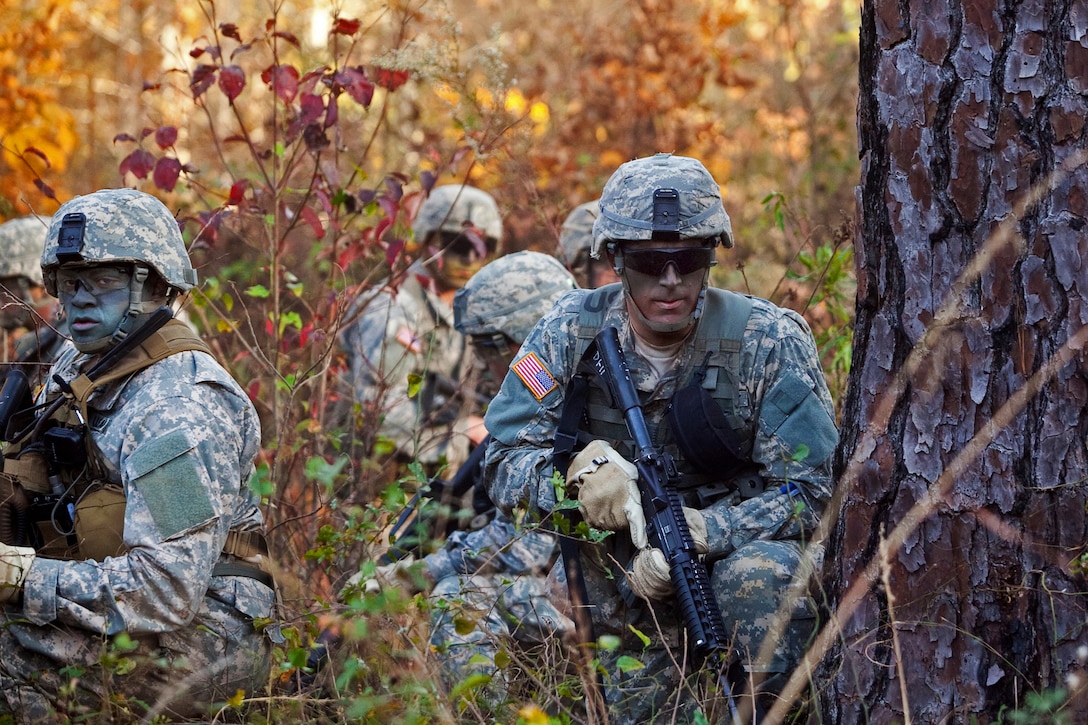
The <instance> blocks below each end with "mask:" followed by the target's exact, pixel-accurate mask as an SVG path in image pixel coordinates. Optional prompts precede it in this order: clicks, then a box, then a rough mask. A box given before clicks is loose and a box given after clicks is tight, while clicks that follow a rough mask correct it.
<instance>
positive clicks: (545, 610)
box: [423, 251, 574, 703]
mask: <svg viewBox="0 0 1088 725" xmlns="http://www.w3.org/2000/svg"><path fill="white" fill-rule="evenodd" d="M573 288H574V279H573V278H572V277H571V274H570V273H569V272H568V271H567V270H566V269H564V268H563V265H562V264H560V263H559V262H558V261H557V260H555V259H554V258H552V257H549V256H547V255H544V254H540V253H538V252H531V251H530V252H518V253H515V254H510V255H507V256H505V257H501V258H499V259H497V260H495V261H494V262H491V263H490V264H488V265H487V266H485V267H484V268H483V269H481V270H480V271H479V272H477V273H476V274H475V275H474V276H473V277H472V279H471V280H469V282H468V284H466V285H465V287H464V288H462V289H461V290H459V291H458V293H457V297H456V300H455V301H454V308H455V312H456V314H455V316H456V318H457V329H458V330H460V331H461V332H462V333H464V334H465V335H467V336H469V337H474V336H495V335H501V336H505V337H506V338H508V340H509V342H510V343H512V344H520V343H521V341H522V340H524V339H525V336H526V335H527V334H528V333H529V330H530V329H532V326H533V325H534V324H535V323H536V321H537V320H538V319H539V318H540V317H541V316H542V315H543V314H544V313H546V312H547V311H548V310H549V309H550V308H551V306H552V304H553V303H554V302H555V300H556V299H558V298H559V297H560V296H561V295H562V294H563V293H564V292H567V291H570V290H571V289H573ZM510 353H512V351H509V352H508V353H507V359H509V356H510ZM484 483H485V481H481V482H480V483H478V484H477V485H483V484H484ZM557 553H558V549H557V545H556V541H555V536H554V535H553V534H551V533H550V532H547V531H544V530H542V529H540V528H539V527H535V526H530V525H523V524H522V523H521V522H515V520H514V519H513V517H511V516H510V515H509V514H508V513H506V512H498V513H497V514H496V515H495V516H494V518H492V519H491V521H490V522H489V523H488V524H487V525H485V526H483V527H482V528H480V529H477V530H475V531H455V532H454V533H452V534H451V535H450V536H449V538H448V539H447V540H446V543H445V545H444V546H443V547H442V548H441V549H440V550H438V551H436V552H435V553H433V554H429V555H428V556H426V557H424V559H423V563H424V566H425V567H426V571H427V576H428V578H429V580H430V581H432V582H435V586H434V588H433V589H432V590H431V594H430V596H431V599H432V602H434V609H433V610H432V611H433V616H432V634H431V644H432V645H433V646H434V648H435V649H436V651H437V652H439V653H440V655H441V661H442V668H443V671H444V672H445V673H446V677H447V680H448V682H450V683H457V682H463V681H464V680H465V678H467V677H468V676H469V675H471V674H473V673H477V672H479V673H484V674H487V675H490V676H492V677H493V679H492V681H491V683H490V684H489V685H488V690H487V696H488V698H489V699H490V700H491V702H492V703H496V702H498V701H501V700H503V699H505V695H506V686H507V684H508V678H507V673H506V671H505V670H502V669H500V668H497V667H496V665H495V656H496V654H498V652H499V650H500V648H501V646H502V643H504V642H508V641H510V640H511V639H513V640H514V641H516V642H517V643H518V644H519V645H521V646H522V647H523V648H526V649H528V648H531V647H533V646H534V645H541V644H544V643H545V642H548V641H562V640H564V639H566V638H567V636H568V635H569V634H570V633H572V632H573V630H574V624H573V622H571V620H570V619H569V617H568V616H567V615H566V614H564V613H563V611H562V610H563V609H565V607H564V604H565V602H564V601H563V600H562V599H560V601H559V602H555V601H553V600H554V599H555V596H554V592H553V591H551V589H550V588H549V586H548V584H547V582H546V577H547V575H548V572H549V570H550V569H551V567H552V564H553V563H554V562H555V559H556V556H557ZM466 619H468V620H476V623H475V626H474V627H473V628H472V629H471V630H469V631H467V632H466V631H463V630H464V628H461V630H462V631H458V629H459V628H458V620H462V621H463V620H466Z"/></svg>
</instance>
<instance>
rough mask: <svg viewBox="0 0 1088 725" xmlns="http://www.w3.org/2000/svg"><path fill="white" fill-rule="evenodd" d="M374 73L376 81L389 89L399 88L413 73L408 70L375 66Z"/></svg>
mask: <svg viewBox="0 0 1088 725" xmlns="http://www.w3.org/2000/svg"><path fill="white" fill-rule="evenodd" d="M374 74H375V76H374V82H375V83H377V84H378V85H379V86H381V87H382V88H384V89H386V90H387V91H395V90H397V89H398V88H400V87H401V86H403V85H404V84H405V83H407V82H408V79H409V78H410V77H411V75H412V74H411V73H410V72H408V71H406V70H389V69H388V68H375V69H374Z"/></svg>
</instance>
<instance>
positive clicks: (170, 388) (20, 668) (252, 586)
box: [0, 190, 275, 722]
mask: <svg viewBox="0 0 1088 725" xmlns="http://www.w3.org/2000/svg"><path fill="white" fill-rule="evenodd" d="M159 206H161V204H160V203H159V202H158V201H157V200H154V199H153V197H149V196H148V195H145V194H141V193H140V192H135V191H131V190H111V191H106V192H97V193H95V194H91V195H88V196H86V197H77V198H76V199H75V200H73V201H71V202H68V204H66V205H64V206H62V207H61V209H60V211H58V213H57V215H56V217H54V224H53V227H52V228H51V238H55V236H56V235H57V233H58V229H57V225H58V220H60V219H61V217H62V215H63V214H65V213H66V212H69V211H78V212H82V213H84V214H85V217H86V220H87V224H86V227H87V231H86V235H87V237H88V239H91V238H94V237H97V236H99V235H102V234H103V232H102V228H103V227H109V226H110V225H111V223H112V225H114V227H116V226H117V225H118V222H117V220H118V219H125V218H129V219H132V218H137V219H138V218H140V215H141V214H144V215H151V216H152V217H154V216H155V215H159V216H164V219H162V220H161V221H162V222H163V224H164V226H163V230H168V229H169V226H170V225H172V224H173V219H172V217H171V215H170V214H169V212H168V211H166V210H165V207H162V209H161V210H160V209H158V207H159ZM149 210H150V211H149ZM163 212H165V214H163ZM144 221H145V222H146V221H147V217H146V216H145V217H144ZM142 231H145V232H146V231H147V229H146V228H145V229H143V230H142ZM173 232H174V233H177V227H176V225H174V227H173ZM107 233H108V232H107ZM127 233H128V234H129V235H131V236H130V238H129V240H128V241H131V242H133V245H134V247H133V249H132V250H130V251H131V252H132V253H133V254H141V255H142V256H143V258H144V259H146V260H148V261H149V262H150V263H151V266H152V267H153V268H157V270H158V271H160V272H162V270H163V269H164V267H167V268H169V267H170V265H171V262H170V261H169V260H167V261H166V262H163V261H162V259H160V258H158V257H157V256H156V255H157V254H159V253H160V252H161V250H162V249H163V248H165V247H167V246H168V244H169V243H168V242H167V241H166V240H167V239H171V237H170V236H169V232H168V231H164V232H163V234H162V235H158V234H155V235H153V236H151V237H149V236H146V235H141V234H138V233H134V232H133V230H132V229H131V228H129V230H128V232H127ZM114 241H115V244H114V245H113V246H112V247H111V249H112V250H113V252H114V253H115V254H114V256H115V257H119V258H120V259H125V258H126V257H127V255H126V254H125V253H124V250H123V249H121V250H120V251H118V245H119V244H120V245H122V246H123V245H124V242H117V240H116V239H115V240H114ZM175 241H176V242H177V244H179V245H181V246H180V251H179V250H174V251H175V252H176V253H178V254H180V255H184V253H185V250H184V246H183V244H182V243H181V237H180V234H177V236H176V240H175ZM140 250H147V251H144V252H142V251H140ZM54 251H55V250H54ZM50 254H51V252H50V249H49V247H47V249H46V252H45V254H43V263H44V262H47V261H51V262H53V263H55V262H56V258H55V257H52V258H51V260H47V258H49V255H50ZM162 254H166V253H165V252H162ZM88 256H90V255H89V253H88ZM88 261H102V256H99V257H98V259H97V260H94V259H91V260H88ZM184 265H185V267H186V268H187V269H188V271H189V272H191V267H189V266H188V258H187V257H185V258H184ZM43 266H45V265H44V264H43ZM175 269H176V268H175ZM167 280H168V281H169V282H170V283H171V284H172V285H175V286H177V287H178V288H180V289H187V288H188V286H187V283H185V282H178V281H177V275H174V274H169V273H168V274H167ZM167 324H168V325H171V324H177V325H181V324H182V323H177V322H170V323H167ZM93 359H94V357H92V356H91V355H88V354H86V353H81V352H79V351H77V350H76V349H75V348H68V349H66V351H65V352H64V353H63V354H62V356H61V357H60V358H59V359H58V361H57V363H56V365H55V366H54V368H53V371H52V372H53V373H55V374H56V376H57V377H59V378H60V379H62V380H65V381H72V380H74V379H75V378H76V377H77V375H79V373H80V372H81V371H85V369H86V368H87V367H88V363H89V362H91V361H93ZM61 394H62V391H61V390H60V388H59V386H58V384H57V383H56V381H55V380H53V378H52V376H51V382H50V383H49V385H48V387H47V388H46V389H45V390H44V391H43V392H42V394H41V396H40V398H39V401H38V402H41V403H44V402H46V401H50V400H53V399H55V398H56V397H57V396H58V395H61ZM86 422H87V428H86V430H87V433H88V435H89V437H90V441H91V443H92V444H93V445H91V446H88V450H89V452H90V453H92V454H93V460H92V461H91V462H90V464H89V465H87V466H86V467H83V468H81V469H80V470H74V471H73V470H62V471H60V474H61V476H62V478H63V479H64V480H65V481H71V489H70V490H72V491H82V492H83V494H82V495H84V496H87V497H88V500H89V498H90V496H91V495H93V494H95V493H96V492H99V491H109V490H113V491H116V492H120V493H122V494H123V496H124V504H125V505H124V513H123V531H115V532H113V533H114V535H115V536H117V537H118V538H120V542H121V546H120V549H119V550H118V551H117V552H116V553H115V554H114V555H107V556H102V557H101V558H98V559H96V558H85V559H79V558H76V559H57V558H48V557H47V556H46V555H44V554H42V553H39V555H38V556H37V557H36V558H35V559H34V560H33V562H32V564H31V566H30V569H29V573H28V574H27V576H26V579H25V581H24V582H23V593H22V599H21V602H20V601H16V602H13V603H11V604H8V605H4V606H3V607H2V609H0V613H2V614H0V616H2V617H3V619H4V622H5V623H4V626H3V629H2V630H0V691H2V695H0V712H8V713H12V714H15V715H16V716H17V718H18V719H19V720H20V721H21V722H55V721H56V720H57V717H58V715H57V714H56V713H66V714H69V715H72V716H76V715H78V714H79V713H95V712H108V710H109V707H110V706H109V705H107V703H108V702H109V700H108V699H107V698H108V696H109V695H111V694H112V695H117V694H122V695H124V696H125V697H126V698H127V701H128V703H129V704H128V705H127V707H130V708H133V709H134V710H136V709H138V707H139V704H138V703H144V704H146V705H147V706H149V707H151V708H153V711H157V712H161V713H164V714H167V715H173V716H177V717H191V716H194V715H198V714H200V713H207V712H208V710H207V708H208V705H209V704H210V703H212V702H222V701H224V700H226V699H227V698H229V697H232V696H234V695H235V694H236V692H237V691H239V690H242V691H244V692H246V693H253V692H254V691H256V690H258V689H260V688H261V687H263V686H264V685H266V684H267V680H268V676H269V672H270V655H271V642H270V634H271V633H272V632H273V631H274V629H273V628H270V629H269V633H265V632H261V631H259V630H258V626H257V622H256V620H260V619H264V620H267V619H269V618H271V617H273V616H274V603H275V602H274V600H275V595H274V592H273V589H272V588H271V587H270V586H269V584H270V580H268V579H267V578H263V577H258V576H255V575H253V574H252V573H247V572H254V571H258V570H257V569H256V568H255V567H254V566H252V565H251V564H249V563H247V562H243V561H241V560H240V559H239V558H238V557H236V556H233V555H231V554H226V553H224V552H225V551H236V552H239V553H240V552H241V551H243V550H248V553H252V548H253V547H248V546H233V545H232V543H231V542H238V541H253V540H255V539H257V538H263V537H261V534H262V531H263V519H262V514H261V511H260V509H259V508H258V499H257V498H256V496H255V495H254V493H253V492H252V491H251V490H250V489H249V488H248V486H247V481H248V479H249V477H250V475H251V474H252V473H253V471H254V465H253V461H254V457H255V456H256V454H257V452H258V449H259V447H260V424H259V421H258V418H257V415H256V411H255V410H254V408H253V405H252V403H251V402H250V400H249V398H248V397H247V395H246V394H245V392H244V391H243V390H242V389H241V388H240V387H239V386H238V384H237V383H236V382H235V381H234V380H233V379H232V378H231V376H230V375H229V374H228V373H227V372H226V370H224V369H223V368H222V367H221V366H220V365H219V364H218V363H217V362H216V361H215V360H214V358H212V357H211V356H210V355H209V354H207V353H206V352H201V351H196V350H189V351H182V352H176V353H174V354H172V355H169V356H168V357H165V358H164V359H162V360H159V361H158V362H155V363H154V364H152V365H150V366H149V367H144V368H143V369H141V370H139V371H138V372H135V373H132V374H131V375H128V376H127V377H122V378H120V379H118V380H116V381H114V382H111V383H106V384H105V385H103V386H102V387H100V388H99V389H97V390H95V391H94V392H92V393H91V395H90V398H89V400H88V405H87V408H86ZM79 507H80V503H78V502H77V503H76V512H77V513H76V516H77V521H78V518H79V512H80V508H79ZM117 518H118V519H120V516H118V517H117ZM90 543H95V542H90ZM257 548H259V547H257ZM265 555H267V552H265ZM77 556H78V554H77ZM252 558H253V557H251V559H252ZM258 573H259V571H258ZM266 582H267V583H266ZM118 635H127V636H128V637H130V638H131V640H132V642H133V643H134V644H135V645H136V648H135V650H133V651H128V652H125V653H124V654H125V657H127V658H128V660H129V661H130V662H132V663H133V665H134V669H133V670H132V671H131V672H127V673H125V672H124V670H125V668H124V667H121V666H110V665H103V664H101V662H102V657H103V655H104V653H106V652H108V651H109V649H110V647H111V642H112V641H114V639H115V638H116V637H117V636H118ZM65 668H76V669H75V673H79V674H77V675H73V674H72V672H73V671H72V670H66V669H65Z"/></svg>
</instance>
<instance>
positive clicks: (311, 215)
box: [298, 206, 325, 239]
mask: <svg viewBox="0 0 1088 725" xmlns="http://www.w3.org/2000/svg"><path fill="white" fill-rule="evenodd" d="M298 213H299V215H300V216H301V217H302V221H304V222H306V223H307V224H309V225H310V228H311V229H313V231H314V236H316V237H317V238H318V239H324V238H325V227H323V226H322V225H321V220H320V219H319V218H318V216H317V212H316V211H314V210H313V209H311V208H310V207H308V206H304V207H302V208H301V209H299V212H298Z"/></svg>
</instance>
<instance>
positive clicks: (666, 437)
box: [574, 284, 758, 495]
mask: <svg viewBox="0 0 1088 725" xmlns="http://www.w3.org/2000/svg"><path fill="white" fill-rule="evenodd" d="M620 294H622V286H621V285H619V284H612V285H606V286H605V287H601V288H598V289H596V290H592V291H590V292H589V293H588V294H587V295H586V296H585V298H584V299H583V303H582V308H581V310H580V311H579V313H578V331H577V344H576V347H575V358H574V359H575V360H581V358H582V355H583V353H584V352H585V351H586V349H587V348H588V347H589V345H590V344H591V343H592V342H593V338H594V337H596V335H597V333H598V332H600V329H601V325H602V324H603V323H604V317H605V314H606V312H607V311H608V309H609V308H610V307H612V306H613V304H614V303H615V300H616V297H617V295H620ZM752 305H753V302H752V298H750V297H748V296H746V295H740V294H737V293H735V292H730V291H728V290H719V289H713V288H711V289H707V290H706V298H705V301H704V304H703V312H702V316H701V318H700V320H699V323H698V326H697V327H696V330H695V341H694V347H693V350H692V352H691V360H690V362H689V364H688V365H687V366H686V369H685V370H684V371H683V373H682V377H681V378H680V379H678V380H677V381H676V383H675V385H676V390H680V389H681V388H682V387H684V386H686V385H689V384H690V383H691V382H692V380H693V379H694V377H695V374H696V371H697V370H699V369H700V368H703V369H704V370H705V374H704V375H703V379H702V383H701V385H702V387H703V388H704V389H705V390H706V391H707V392H708V393H709V394H710V396H711V397H712V398H713V400H714V401H715V402H716V403H717V404H718V405H719V406H720V407H721V409H722V411H723V412H724V413H725V417H726V420H727V421H728V424H729V427H730V428H732V430H733V431H734V432H735V433H736V435H737V438H738V440H739V448H740V455H741V457H743V458H744V459H745V460H748V461H750V459H751V450H752V443H753V434H752V430H751V429H750V427H749V425H748V424H747V422H746V420H747V416H746V415H745V414H746V413H750V411H748V407H749V406H750V404H751V401H750V400H749V399H748V393H747V391H744V390H742V389H741V388H740V386H739V384H738V380H737V377H736V371H738V370H740V363H741V359H740V353H741V346H742V342H743V337H744V330H745V327H746V326H747V323H748V317H749V315H750V314H751V311H752ZM586 398H587V399H586V404H585V423H583V425H585V424H586V423H588V426H589V427H590V429H591V430H592V431H593V435H592V437H593V438H602V439H605V440H608V441H609V442H610V443H611V444H612V445H613V447H615V448H616V450H617V451H619V452H620V454H621V455H624V456H625V457H628V458H631V457H632V456H634V455H635V451H634V449H633V444H632V442H631V440H630V435H629V434H628V431H627V424H626V422H625V421H624V419H623V412H622V411H621V410H619V409H618V408H616V407H615V406H613V405H612V401H611V398H610V396H609V393H608V391H607V390H606V389H605V388H604V386H603V384H602V383H601V381H599V380H595V379H594V380H591V382H590V385H589V390H588V394H587V396H586ZM668 404H669V402H668V401H652V403H651V404H650V405H649V406H646V405H644V408H643V413H644V415H645V416H646V419H647V421H660V424H658V425H656V426H655V425H653V424H652V423H651V426H650V427H651V434H652V435H653V436H654V437H655V440H654V444H655V445H656V446H657V447H659V449H660V450H662V451H664V452H666V453H668V454H669V455H671V456H672V457H673V459H674V460H675V461H676V463H677V469H678V470H679V471H680V473H681V480H680V481H679V484H678V486H679V488H681V489H695V488H698V487H704V486H707V485H710V484H712V483H715V481H714V477H713V476H708V475H706V474H703V473H698V472H696V471H695V469H694V468H693V466H691V465H690V463H688V462H687V461H685V459H684V456H683V454H682V452H681V451H680V450H679V449H678V447H677V444H676V441H675V438H674V435H673V433H672V431H671V430H670V428H669V426H668V425H666V424H665V421H664V410H663V409H662V408H663V406H666V405H668ZM752 485H755V484H752ZM744 493H745V495H753V494H754V493H758V491H754V490H753V491H745V492H744Z"/></svg>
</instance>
